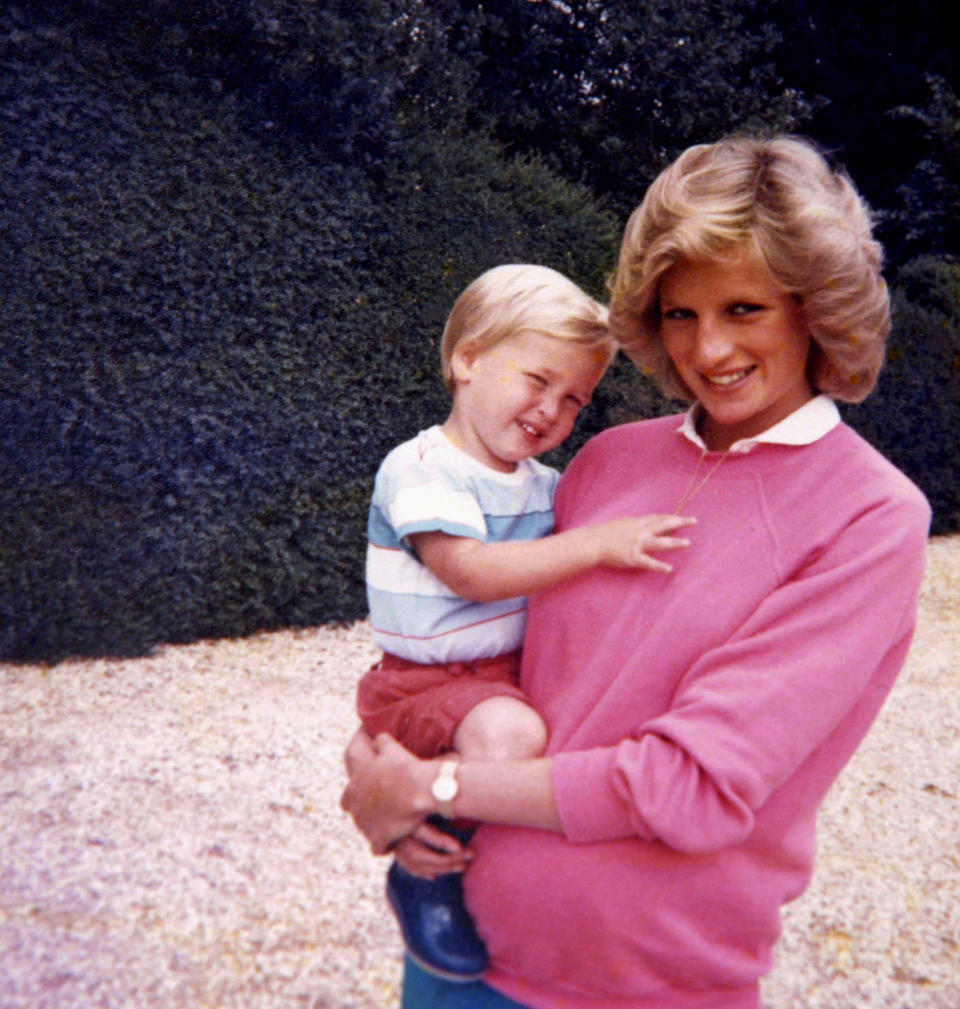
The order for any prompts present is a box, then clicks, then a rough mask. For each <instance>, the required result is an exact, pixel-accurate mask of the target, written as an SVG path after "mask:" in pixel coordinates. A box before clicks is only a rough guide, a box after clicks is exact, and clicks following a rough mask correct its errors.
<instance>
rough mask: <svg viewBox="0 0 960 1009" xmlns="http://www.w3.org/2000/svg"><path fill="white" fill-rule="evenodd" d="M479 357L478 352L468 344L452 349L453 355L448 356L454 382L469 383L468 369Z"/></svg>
mask: <svg viewBox="0 0 960 1009" xmlns="http://www.w3.org/2000/svg"><path fill="white" fill-rule="evenodd" d="M479 356H480V351H479V350H478V349H477V348H476V347H475V346H472V345H471V344H469V343H466V344H462V345H458V346H456V347H454V348H453V353H452V354H451V355H450V370H451V371H452V372H453V380H454V382H458V383H459V382H469V381H470V369H471V368H472V367H473V362H474V361H476V359H477V358H478V357H479Z"/></svg>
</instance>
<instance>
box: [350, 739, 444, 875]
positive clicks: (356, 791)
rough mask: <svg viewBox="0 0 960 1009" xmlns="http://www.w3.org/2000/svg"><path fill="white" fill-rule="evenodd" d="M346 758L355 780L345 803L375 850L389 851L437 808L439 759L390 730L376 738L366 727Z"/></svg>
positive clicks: (383, 852) (379, 852)
mask: <svg viewBox="0 0 960 1009" xmlns="http://www.w3.org/2000/svg"><path fill="white" fill-rule="evenodd" d="M345 760H346V764H347V772H348V773H349V775H350V780H349V781H348V782H347V787H346V788H345V789H344V791H343V795H342V796H341V798H340V805H341V806H342V807H343V808H344V809H345V810H346V811H347V812H348V813H349V814H350V815H351V816H352V817H353V821H354V823H356V825H357V828H358V829H359V830H360V831H361V832H362V833H363V834H365V835H366V837H367V840H368V841H369V842H370V848H371V849H372V851H373V853H374V854H375V855H384V854H386V853H387V851H389V850H390V848H391V847H392V846H393V845H394V844H395V843H396V842H397V841H399V840H401V839H402V838H404V837H407V836H408V835H410V834H412V833H414V831H416V830H417V828H418V827H420V825H421V824H422V822H423V820H424V818H425V817H426V816H428V815H429V814H430V813H431V812H433V811H434V810H433V805H434V803H433V797H432V795H431V792H430V785H431V783H432V781H433V779H434V777H435V776H436V772H437V768H436V766H435V762H430V761H426V760H418V759H417V758H416V757H415V756H414V755H413V754H412V753H410V751H409V750H407V749H405V748H404V747H402V746H401V745H400V744H399V743H398V742H397V741H396V740H395V739H394V738H393V737H392V736H388V735H386V733H383V734H381V735H379V736H377V737H376V739H371V738H370V737H369V736H368V735H367V734H366V733H365V732H364V731H363V730H362V729H361V730H359V731H358V732H357V733H356V734H355V735H354V737H353V739H351V740H350V743H349V745H348V746H347V751H346V754H345ZM428 836H429V835H428Z"/></svg>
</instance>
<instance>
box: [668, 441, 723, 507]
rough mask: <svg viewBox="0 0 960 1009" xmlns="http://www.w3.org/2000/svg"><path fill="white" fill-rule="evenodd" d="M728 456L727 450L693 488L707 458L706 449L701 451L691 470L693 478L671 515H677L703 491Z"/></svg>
mask: <svg viewBox="0 0 960 1009" xmlns="http://www.w3.org/2000/svg"><path fill="white" fill-rule="evenodd" d="M729 454H730V450H729V449H728V450H727V451H726V452H724V453H723V454H722V455H721V456H720V458H719V459H718V460H717V461H716V462H715V463H714V464H713V465H712V466H711V467H710V469H708V470H707V473H706V475H705V476H704V478H703V479H702V480H701V481H700V483H698V484H697V485H696V486H694V482H695V481H696V479H697V474H698V473H699V472H700V467H701V466H702V465H703V460H704V459H706V458H707V450H706V449H703V450H702V451H701V452H700V458H699V459H698V460H697V465H696V467H695V468H694V470H693V476H691V477H690V482H689V483H688V484H687V486H686V489H685V490H684V492H683V493H682V494H681V495H680V500H679V501H678V502H677V505H676V507H675V508H674V509H673V514H674V515H679V514H680V512H681V511H682V510H683V509H684V508H685V507H686V506H687V505H688V504H690V502H691V501H692V500H693V499H694V498H695V497H696V496H697V495H698V494H699V493H700V491H702V490H703V488H704V485H705V484H706V482H707V481H708V480H709V479H710V477H712V476H713V474H714V473H716V472H717V470H718V469H720V467H721V466H722V465H723V461H724V460H725V459H726V458H727V456H728V455H729Z"/></svg>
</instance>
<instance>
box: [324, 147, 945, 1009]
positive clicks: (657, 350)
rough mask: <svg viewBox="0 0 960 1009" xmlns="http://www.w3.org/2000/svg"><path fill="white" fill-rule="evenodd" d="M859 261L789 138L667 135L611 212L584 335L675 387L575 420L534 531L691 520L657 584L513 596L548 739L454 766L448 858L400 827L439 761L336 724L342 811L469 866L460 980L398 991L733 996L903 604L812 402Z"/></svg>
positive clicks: (821, 184) (896, 488)
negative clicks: (611, 276)
mask: <svg viewBox="0 0 960 1009" xmlns="http://www.w3.org/2000/svg"><path fill="white" fill-rule="evenodd" d="M880 267H881V250H880V247H879V246H878V245H877V244H876V243H875V242H874V241H873V239H872V238H871V235H870V226H869V217H868V212H867V209H866V207H865V206H864V204H863V202H862V201H861V200H860V198H859V197H858V195H857V193H856V191H855V190H854V188H853V186H852V185H851V184H850V182H849V180H847V179H846V178H845V177H844V176H843V175H842V174H840V173H838V172H835V171H833V170H831V168H830V167H829V166H828V165H827V163H826V162H825V161H824V159H823V158H822V157H821V156H820V155H819V154H818V153H817V152H816V151H815V149H814V148H813V147H812V146H811V145H809V144H807V143H805V142H802V141H799V140H796V139H792V138H779V139H775V140H770V141H757V140H752V139H746V138H733V139H728V140H725V141H721V142H720V143H717V144H712V145H702V146H697V147H694V148H691V149H689V150H688V151H686V152H685V153H684V154H683V155H681V157H680V158H679V159H678V160H677V161H676V162H675V163H674V164H673V165H671V166H670V167H669V168H668V169H667V170H666V171H665V172H664V173H662V175H661V176H660V177H659V178H658V179H657V180H656V181H655V182H654V184H653V186H652V187H651V189H650V191H649V192H648V194H647V196H646V197H645V198H644V201H643V203H642V204H641V206H640V207H639V208H638V209H637V211H635V213H634V214H633V216H632V217H631V219H630V221H629V223H628V225H627V229H626V233H625V235H624V239H623V244H622V248H621V254H620V261H619V266H618V271H617V275H616V278H615V282H614V288H613V298H612V303H611V325H612V327H613V329H614V332H615V334H616V335H617V337H618V339H619V340H620V341H621V343H622V345H623V347H624V349H625V351H626V352H627V353H628V354H629V355H630V356H631V358H632V359H633V360H634V361H636V362H637V363H638V364H639V366H640V367H641V368H643V369H644V371H646V372H647V373H649V374H650V375H652V376H653V377H654V378H655V379H656V380H657V381H658V382H659V383H660V384H661V386H662V387H663V388H664V390H665V391H666V392H667V393H668V394H670V395H680V396H683V397H685V398H687V399H689V400H692V401H693V403H694V405H693V406H692V408H691V409H690V411H689V412H688V413H687V414H686V415H684V416H681V417H664V418H659V419H656V420H651V421H643V422H640V423H637V424H627V425H624V426H622V427H617V428H613V429H611V430H609V431H606V432H604V433H603V434H601V435H599V436H598V437H596V438H595V439H593V440H592V441H591V442H590V443H589V444H588V445H587V446H586V447H585V448H584V449H583V450H582V451H581V453H580V454H579V455H578V456H577V458H576V459H575V460H574V461H573V463H572V464H571V465H570V467H569V469H568V470H567V472H566V473H565V474H564V477H563V479H562V481H561V485H560V488H559V490H558V494H557V499H556V516H557V529H558V530H560V529H567V528H572V527H576V526H580V525H584V524H587V523H590V522H598V521H603V520H605V519H610V518H615V517H618V516H622V515H627V514H641V513H649V512H671V511H673V512H677V513H679V512H681V511H682V512H683V514H687V515H694V516H696V518H697V526H696V534H695V536H692V537H691V540H692V543H691V546H690V547H689V548H688V549H687V550H686V551H684V552H683V556H681V557H680V558H679V560H678V561H677V562H676V563H675V565H674V572H673V573H672V574H670V575H665V576H663V577H662V578H660V579H652V578H649V577H647V578H645V579H639V578H635V577H632V576H631V575H630V574H628V573H625V572H621V571H614V570H610V569H601V570H596V571H594V572H591V573H588V574H585V575H583V576H581V577H579V578H576V579H574V580H571V581H570V582H568V583H566V584H565V585H563V586H561V587H558V588H555V589H551V590H549V591H547V592H544V593H541V594H540V595H538V596H536V597H534V599H533V600H532V601H531V606H530V612H529V617H528V629H527V636H526V639H525V645H524V657H523V671H522V684H523V686H524V688H525V690H526V692H527V695H528V697H529V698H530V700H531V702H532V703H533V704H534V706H535V707H536V708H537V710H538V711H539V712H540V713H541V715H542V716H543V717H544V719H545V721H546V723H547V726H548V728H549V731H550V744H549V747H548V750H547V754H546V756H545V757H543V758H541V759H540V760H532V761H518V762H512V763H506V764H482V763H474V762H468V763H462V764H460V765H459V768H458V773H457V787H458V790H457V792H456V795H455V796H454V797H453V799H452V802H446V803H445V806H444V808H446V809H447V810H448V812H449V810H450V807H451V806H452V810H453V812H455V813H456V815H458V816H461V817H469V818H472V819H476V820H479V821H482V822H483V823H484V826H482V827H481V829H480V830H479V831H478V832H477V834H476V836H475V838H474V840H473V841H472V843H471V850H470V851H465V850H463V849H460V848H459V847H458V846H456V845H455V844H454V843H453V842H450V841H449V840H444V841H442V842H441V841H440V840H439V838H438V837H437V835H435V834H434V833H433V832H432V831H431V830H430V828H429V827H428V826H426V825H424V824H423V820H424V818H425V817H426V816H428V815H430V814H431V813H434V812H436V811H437V810H438V808H440V805H439V799H438V798H437V797H435V795H434V791H433V784H434V781H435V780H436V778H437V775H438V772H439V763H438V762H437V761H418V760H416V759H415V758H413V757H412V756H411V755H410V754H408V753H407V752H406V751H405V750H403V748H402V747H400V746H399V745H398V744H396V743H394V742H393V741H392V740H390V739H389V738H388V737H379V738H378V739H377V740H375V741H371V740H369V738H367V737H364V736H362V735H358V736H357V737H355V739H354V741H353V742H352V743H351V746H350V748H349V751H348V766H349V767H350V769H351V772H352V777H351V780H350V783H349V784H348V787H347V789H346V791H345V793H344V799H343V802H344V806H345V808H347V809H348V810H349V811H350V812H351V813H352V814H353V816H354V818H355V820H356V822H357V824H358V826H359V827H360V828H361V829H362V830H363V831H364V832H365V833H366V835H367V837H368V838H369V840H370V842H371V845H372V846H373V849H374V850H375V851H377V852H382V851H384V850H386V849H387V847H388V846H390V845H391V844H393V843H394V842H399V845H398V847H399V851H400V857H402V858H404V859H405V860H406V862H407V864H408V865H410V866H411V867H413V868H414V869H415V870H416V871H419V872H421V873H422V874H428V875H429V874H433V873H436V872H440V871H447V870H450V869H452V868H462V867H465V866H466V865H467V863H468V862H469V866H470V868H469V872H467V873H466V876H465V885H466V892H467V901H468V905H469V908H470V911H471V914H472V915H473V916H474V918H475V920H476V922H477V926H478V929H479V931H480V933H481V935H482V936H483V938H484V939H485V941H486V943H487V947H488V950H489V954H490V963H491V966H490V970H489V972H488V974H487V975H486V978H485V981H484V982H481V983H477V984H473V985H463V986H459V987H458V986H455V985H449V984H447V983H445V982H441V981H439V980H437V979H435V978H432V977H429V976H427V975H424V974H423V973H422V972H420V971H419V970H418V969H416V968H414V967H412V966H411V965H408V967H407V976H406V981H405V1001H404V1005H405V1006H410V1007H413V1006H416V1007H417V1009H428V1007H431V1006H440V1005H443V1006H469V1007H471V1009H475V1007H479V1006H488V1005H489V1006H490V1007H497V1006H503V1007H506V1006H511V1005H513V1006H515V1005H520V1006H527V1007H530V1009H626V1007H628V1006H629V1007H630V1009H654V1007H656V1009H708V1007H709V1009H721V1007H722V1009H756V1007H758V1006H759V1005H760V1002H759V979H760V977H761V976H762V975H763V974H764V973H765V972H766V971H767V970H769V968H770V966H771V957H772V949H773V946H774V944H775V942H776V939H777V936H778V933H779V915H778V912H779V908H780V906H781V905H782V904H784V903H785V902H787V901H789V900H792V899H793V898H795V897H796V896H798V895H799V894H800V893H801V892H802V891H803V890H804V888H805V887H806V885H807V884H808V882H809V879H810V875H811V872H812V865H813V855H814V830H815V821H816V813H817V808H818V806H819V805H820V803H821V801H822V799H823V797H824V795H825V793H826V791H827V789H828V788H829V786H830V784H831V783H832V782H833V781H834V779H835V778H836V776H837V774H838V773H839V772H840V770H841V769H842V767H843V766H844V764H845V763H846V762H847V760H848V759H849V757H850V756H851V754H852V753H853V751H854V750H855V749H856V747H857V745H858V744H859V742H860V741H861V739H862V738H863V736H864V734H865V732H866V731H867V729H868V727H869V726H870V724H871V722H872V721H873V719H874V718H875V717H876V715H877V713H878V711H879V709H880V707H881V704H882V703H883V700H884V698H885V697H886V695H887V693H888V692H889V690H890V687H891V686H892V683H893V680H894V678H895V676H896V674H897V673H898V671H899V670H900V668H901V666H902V664H903V661H904V659H905V657H906V653H907V649H908V646H909V643H910V638H911V635H912V632H913V627H914V622H915V613H916V598H917V593H918V590H919V586H920V581H921V577H922V569H923V560H924V551H925V544H926V536H927V530H928V524H929V517H930V516H929V508H928V505H927V503H926V501H925V499H924V498H923V495H922V494H921V493H920V492H919V491H918V490H917V489H916V488H915V487H914V486H913V485H912V484H911V483H910V482H909V481H908V480H907V479H906V477H904V476H903V475H902V474H901V473H899V472H898V471H897V470H896V469H895V468H894V467H893V466H892V465H890V464H889V463H888V462H887V461H885V460H884V459H883V458H882V457H881V456H880V455H879V454H878V453H877V452H875V451H874V450H873V449H872V448H870V447H869V446H868V445H867V444H866V443H865V442H864V441H863V440H862V439H860V438H859V437H858V436H857V435H856V434H855V433H854V432H853V431H852V430H851V429H850V428H848V427H847V426H846V425H845V424H843V423H842V421H841V420H840V417H839V414H838V412H837V408H836V406H835V404H834V402H833V401H834V399H840V400H846V401H852V402H855V401H858V400H861V399H863V398H864V396H866V395H867V393H868V392H869V391H870V389H871V388H872V387H873V385H874V383H875V381H876V377H877V373H878V371H879V368H880V364H881V362H882V357H883V343H884V340H885V338H886V335H887V333H888V330H889V308H888V298H887V292H886V288H885V285H884V283H883V279H882V277H881V275H880ZM443 784H444V786H445V787H449V785H450V782H449V774H447V775H445V776H444V781H443ZM439 791H440V792H441V797H442V789H441V790H439ZM425 841H427V842H434V843H441V844H442V845H443V848H444V850H443V851H442V852H439V853H438V852H431V851H430V849H429V848H427V847H426V846H425V845H424V842H425Z"/></svg>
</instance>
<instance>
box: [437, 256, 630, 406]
mask: <svg viewBox="0 0 960 1009" xmlns="http://www.w3.org/2000/svg"><path fill="white" fill-rule="evenodd" d="M524 332H526V333H531V332H532V333H541V334H543V335H544V336H551V337H554V338H555V339H558V340H572V341H574V342H575V343H580V344H583V345H584V346H586V347H590V348H595V349H596V352H597V357H598V359H599V360H601V361H603V363H604V365H607V364H609V363H610V362H611V361H612V360H613V358H614V356H615V355H616V353H617V343H616V341H615V340H614V339H613V336H612V335H611V333H610V328H609V325H608V313H607V308H606V306H605V305H602V304H600V302H599V301H595V300H594V299H593V298H591V297H590V296H589V295H588V294H586V293H585V292H584V291H582V290H581V289H580V288H579V287H577V285H576V284H575V283H573V281H572V280H569V279H568V278H567V277H565V276H564V275H563V274H562V273H558V272H557V271H556V270H551V269H550V268H549V267H547V266H534V265H531V264H528V263H508V264H506V265H504V266H495V267H494V268H493V269H492V270H487V272H486V273H482V274H481V275H480V276H479V277H477V279H476V280H474V281H473V282H472V283H471V284H469V285H468V286H467V287H466V288H465V289H464V291H463V292H462V293H461V295H460V297H458V298H457V300H456V301H455V302H454V305H453V308H452V309H451V311H450V315H449V316H448V317H447V324H446V326H445V327H444V330H443V339H442V341H441V343H440V358H441V362H442V366H443V381H444V384H445V385H446V387H447V388H448V389H449V390H450V391H451V392H452V391H453V388H454V384H455V383H454V378H453V364H452V358H453V352H454V350H455V349H456V348H457V347H461V346H466V345H468V346H470V347H471V348H472V349H475V350H478V351H480V352H482V351H485V350H489V349H490V348H491V347H493V346H494V345H495V344H498V343H500V341H501V340H505V339H507V338H509V337H512V336H517V335H518V334H520V333H524Z"/></svg>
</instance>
